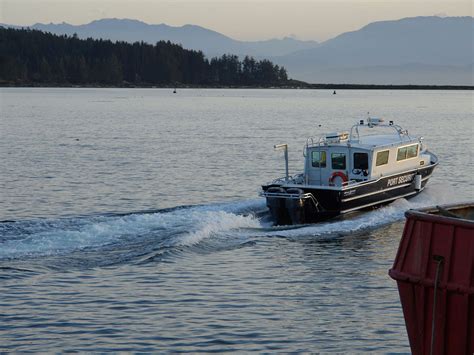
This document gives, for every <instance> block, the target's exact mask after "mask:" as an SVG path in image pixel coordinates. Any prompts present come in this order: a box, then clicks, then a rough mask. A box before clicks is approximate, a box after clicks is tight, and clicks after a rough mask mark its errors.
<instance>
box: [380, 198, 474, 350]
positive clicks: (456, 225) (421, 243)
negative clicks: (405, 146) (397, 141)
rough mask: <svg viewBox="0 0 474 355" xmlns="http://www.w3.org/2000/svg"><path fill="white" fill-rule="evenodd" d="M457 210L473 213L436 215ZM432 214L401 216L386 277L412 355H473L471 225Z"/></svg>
mask: <svg viewBox="0 0 474 355" xmlns="http://www.w3.org/2000/svg"><path fill="white" fill-rule="evenodd" d="M461 208H462V211H463V212H466V208H467V209H469V208H472V210H473V212H474V204H470V205H463V206H443V207H442V208H441V210H444V211H453V212H456V210H457V209H460V210H461ZM436 213H437V212H436V209H424V210H411V211H408V212H406V214H405V216H406V223H405V228H404V231H403V236H402V239H401V241H400V246H399V248H398V252H397V256H396V259H395V262H394V264H393V268H392V269H391V270H390V271H389V274H390V276H391V277H392V278H393V279H395V280H396V281H397V284H398V290H399V294H400V301H401V303H402V308H403V314H404V316H405V323H406V328H407V333H408V338H409V341H410V347H411V351H412V353H413V354H473V353H474V221H473V220H472V219H467V218H453V217H446V216H442V215H439V214H436ZM435 289H436V292H435ZM433 314H434V317H433Z"/></svg>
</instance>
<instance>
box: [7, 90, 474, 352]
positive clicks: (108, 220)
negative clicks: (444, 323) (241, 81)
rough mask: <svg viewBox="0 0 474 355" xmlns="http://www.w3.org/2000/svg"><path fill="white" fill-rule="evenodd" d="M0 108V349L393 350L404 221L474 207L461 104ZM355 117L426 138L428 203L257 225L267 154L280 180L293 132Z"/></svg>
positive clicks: (325, 97) (45, 98)
mask: <svg viewBox="0 0 474 355" xmlns="http://www.w3.org/2000/svg"><path fill="white" fill-rule="evenodd" d="M0 95H1V119H0V138H1V139H0V159H1V162H2V164H1V169H0V194H1V196H0V197H1V198H0V220H1V221H3V222H2V223H0V294H1V295H2V297H1V298H0V351H17V352H24V351H33V352H38V351H42V352H62V351H84V352H89V351H93V352H102V351H109V350H110V351H133V352H139V351H155V352H158V351H191V352H212V351H217V352H223V351H257V352H273V351H283V352H289V351H295V352H297V351H313V352H317V351H323V352H327V351H339V352H347V351H354V352H369V351H374V352H409V346H408V340H407V337H406V331H405V326H404V321H403V316H402V313H401V308H400V306H399V301H398V293H397V289H396V285H395V282H394V281H393V280H391V279H390V278H389V277H388V276H387V270H388V269H389V268H390V267H391V265H392V262H393V258H394V256H395V253H396V249H397V247H398V242H399V239H400V235H401V233H402V229H403V213H404V211H405V210H406V209H408V208H414V207H420V206H426V205H432V204H439V203H448V202H458V201H467V200H472V199H474V191H473V187H472V176H473V175H474V170H473V161H472V154H471V153H472V151H474V149H473V148H474V146H473V140H472V136H473V134H474V132H473V106H472V102H473V101H472V100H473V94H472V93H471V92H462V91H461V92H459V91H457V92H430V91H338V94H337V95H332V92H330V91H306V90H179V91H178V93H177V94H172V92H171V90H161V89H134V90H128V89H1V91H0ZM367 111H370V112H371V114H373V115H378V116H382V117H384V118H385V119H387V120H394V121H395V122H396V123H398V124H401V125H402V126H405V127H406V128H409V130H410V131H411V132H412V133H418V134H422V135H424V137H425V141H426V142H427V143H428V145H429V146H430V148H431V150H432V151H433V152H435V153H437V154H438V156H439V158H440V161H441V164H440V166H439V168H438V169H437V170H436V171H435V175H434V177H433V178H432V180H431V181H430V183H429V187H428V188H427V189H426V191H425V192H424V193H423V194H421V195H419V196H418V197H416V198H415V199H412V200H410V201H406V200H399V201H396V202H395V203H393V204H392V205H390V206H387V207H385V208H381V209H379V210H375V211H371V212H366V213H359V214H354V215H352V216H349V217H347V218H345V219H342V220H334V221H330V222H327V223H322V224H318V225H311V226H300V227H292V228H277V227H272V225H271V223H270V221H269V218H268V213H267V212H266V210H265V203H264V201H263V200H262V199H260V198H258V197H257V193H258V190H259V185H260V184H261V183H263V182H266V181H269V180H272V179H273V178H275V177H279V176H282V175H283V174H284V163H283V159H282V155H281V153H278V152H273V149H272V147H273V145H274V144H277V143H284V142H286V143H289V145H290V170H291V171H292V172H293V173H296V172H298V171H299V170H300V169H301V168H302V148H303V145H304V143H305V141H306V137H307V136H310V135H317V134H318V133H321V131H335V130H338V129H341V128H342V129H346V128H348V127H349V126H350V125H351V124H353V123H355V122H356V121H357V120H358V119H360V118H365V117H366V115H367ZM318 125H321V126H322V127H321V128H318Z"/></svg>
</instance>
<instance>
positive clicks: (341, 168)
mask: <svg viewBox="0 0 474 355" xmlns="http://www.w3.org/2000/svg"><path fill="white" fill-rule="evenodd" d="M335 155H338V156H343V157H344V165H343V166H341V167H334V158H335V157H334V156H335ZM346 167H347V159H346V153H331V168H332V169H333V170H346Z"/></svg>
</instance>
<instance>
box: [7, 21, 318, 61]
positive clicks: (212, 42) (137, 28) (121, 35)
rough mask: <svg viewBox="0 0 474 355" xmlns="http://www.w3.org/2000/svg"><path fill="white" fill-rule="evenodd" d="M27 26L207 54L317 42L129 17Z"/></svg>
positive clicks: (279, 50) (285, 50)
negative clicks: (246, 37) (255, 37)
mask: <svg viewBox="0 0 474 355" xmlns="http://www.w3.org/2000/svg"><path fill="white" fill-rule="evenodd" d="M9 27H13V26H9ZM16 27H17V26H16ZM29 27H30V28H33V29H36V30H41V31H45V32H51V33H54V34H67V35H73V34H74V33H76V34H77V36H78V37H79V38H83V39H85V38H88V37H92V38H103V39H110V40H112V41H126V42H137V41H138V42H141V41H143V42H147V43H151V44H155V43H156V42H158V41H161V40H165V41H171V42H173V43H179V44H181V45H182V46H183V47H184V48H186V49H194V50H201V51H203V52H204V53H205V54H206V55H207V56H209V57H213V56H221V55H222V54H229V53H232V54H237V55H247V54H248V55H251V56H257V57H268V56H282V55H286V54H289V53H292V52H295V51H298V50H303V49H310V48H315V47H317V46H318V45H319V43H318V42H316V41H300V40H297V39H294V38H283V39H270V40H266V41H257V42H250V41H238V40H235V39H232V38H230V37H227V36H224V35H223V34H221V33H218V32H216V31H212V30H209V29H206V28H203V27H200V26H195V25H184V26H181V27H173V26H168V25H165V24H159V25H149V24H147V23H144V22H141V21H137V20H129V19H102V20H97V21H92V22H91V23H88V24H85V25H78V26H75V25H70V24H68V23H64V22H63V23H60V24H53V23H50V24H42V23H36V24H34V25H32V26H29Z"/></svg>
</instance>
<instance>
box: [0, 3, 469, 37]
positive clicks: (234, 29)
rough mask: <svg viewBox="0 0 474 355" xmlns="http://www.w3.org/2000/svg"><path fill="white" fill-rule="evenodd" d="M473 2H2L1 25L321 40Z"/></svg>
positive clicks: (460, 9)
mask: <svg viewBox="0 0 474 355" xmlns="http://www.w3.org/2000/svg"><path fill="white" fill-rule="evenodd" d="M473 3H474V0H437V1H431V0H293V1H291V0H240V1H236V0H0V23H5V24H12V25H23V26H25V25H32V24H34V23H37V22H41V23H50V22H53V23H59V22H63V21H64V22H67V23H70V24H74V25H79V24H85V23H89V22H91V21H93V20H97V19H101V18H130V19H136V20H141V21H144V22H146V23H149V24H159V23H166V24H168V25H171V26H182V25H185V24H193V25H199V26H202V27H206V28H209V29H211V30H215V31H217V32H220V33H222V34H225V35H227V36H229V37H232V38H235V39H239V40H264V39H270V38H282V37H287V36H291V37H295V38H298V39H305V40H317V41H322V40H326V39H329V38H332V37H334V36H336V35H338V34H340V33H343V32H347V31H354V30H357V29H359V28H361V27H363V26H365V25H366V24H368V23H371V22H375V21H382V20H395V19H400V18H404V17H413V16H433V15H437V16H473Z"/></svg>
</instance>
